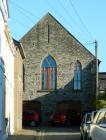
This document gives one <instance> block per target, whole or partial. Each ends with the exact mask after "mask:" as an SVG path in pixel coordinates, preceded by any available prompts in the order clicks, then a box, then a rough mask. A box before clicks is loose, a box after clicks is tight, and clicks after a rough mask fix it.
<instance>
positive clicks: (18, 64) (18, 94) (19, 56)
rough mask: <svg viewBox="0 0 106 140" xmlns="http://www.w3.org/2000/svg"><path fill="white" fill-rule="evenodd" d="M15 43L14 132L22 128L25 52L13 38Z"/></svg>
mask: <svg viewBox="0 0 106 140" xmlns="http://www.w3.org/2000/svg"><path fill="white" fill-rule="evenodd" d="M13 41H14V44H15V58H14V133H17V131H19V130H21V129H22V96H23V88H24V87H23V70H24V66H23V59H24V58H25V54H24V51H23V47H22V44H21V43H20V42H18V41H16V40H15V39H13Z"/></svg>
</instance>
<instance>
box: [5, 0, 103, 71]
mask: <svg viewBox="0 0 106 140" xmlns="http://www.w3.org/2000/svg"><path fill="white" fill-rule="evenodd" d="M8 5H9V20H8V26H9V28H10V32H11V34H12V37H13V38H15V39H16V40H20V39H21V37H23V36H24V35H25V34H26V33H27V32H28V31H29V30H30V29H31V28H32V27H33V26H34V25H35V24H36V23H37V22H39V20H40V19H41V18H42V17H43V16H45V15H46V13H48V12H49V13H51V14H52V15H53V16H54V17H55V18H56V19H57V20H58V21H59V22H60V23H61V24H62V25H63V26H64V27H65V28H66V29H67V30H68V31H69V32H70V33H71V34H72V35H73V36H74V37H76V38H77V39H78V40H79V41H80V42H81V43H82V44H83V45H84V46H85V47H86V48H87V49H88V50H89V51H91V53H93V54H94V55H95V43H94V42H95V40H97V41H98V59H99V60H100V61H101V63H100V66H99V72H106V0H17V1H16V0H8Z"/></svg>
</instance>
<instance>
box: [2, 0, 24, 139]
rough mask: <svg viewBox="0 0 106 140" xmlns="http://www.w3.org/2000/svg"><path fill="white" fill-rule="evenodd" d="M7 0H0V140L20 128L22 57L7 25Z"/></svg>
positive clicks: (18, 45) (21, 50) (20, 47)
mask: <svg viewBox="0 0 106 140" xmlns="http://www.w3.org/2000/svg"><path fill="white" fill-rule="evenodd" d="M8 17H9V12H8V3H7V0H2V1H0V140H3V139H6V137H7V136H8V134H14V133H15V132H16V131H18V130H20V129H21V128H22V95H23V59H24V51H23V48H22V45H21V44H20V43H19V42H18V41H16V40H14V39H13V38H12V36H11V33H10V31H9V28H8V26H7V20H8Z"/></svg>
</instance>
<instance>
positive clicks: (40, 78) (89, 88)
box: [20, 13, 95, 121]
mask: <svg viewBox="0 0 106 140" xmlns="http://www.w3.org/2000/svg"><path fill="white" fill-rule="evenodd" d="M20 42H21V43H22V45H23V48H24V51H25V56H26V58H25V59H24V67H23V68H24V81H23V82H24V94H23V109H36V110H38V111H39V112H40V113H41V116H42V120H43V121H49V117H50V114H51V113H52V112H54V111H55V110H65V111H70V112H71V111H75V112H78V113H81V112H85V111H88V110H93V109H95V104H94V102H95V56H94V55H93V54H92V53H91V52H89V51H88V50H87V49H86V48H85V47H84V46H83V45H82V44H81V43H80V42H79V41H78V40H77V39H76V38H75V37H74V36H73V35H72V34H71V33H69V32H68V30H67V29H65V28H64V27H63V26H62V25H61V24H60V23H59V22H58V21H57V20H56V19H55V18H54V17H53V16H52V15H51V14H50V13H47V14H46V15H45V16H44V17H43V18H42V19H41V20H40V21H39V22H38V23H37V24H36V25H35V26H34V27H33V28H32V29H31V30H30V31H29V32H28V33H26V34H25V35H24V36H23V37H22V38H21V40H20Z"/></svg>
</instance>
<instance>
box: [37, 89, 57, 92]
mask: <svg viewBox="0 0 106 140" xmlns="http://www.w3.org/2000/svg"><path fill="white" fill-rule="evenodd" d="M55 91H56V89H50V90H43V89H41V90H37V92H55Z"/></svg>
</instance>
